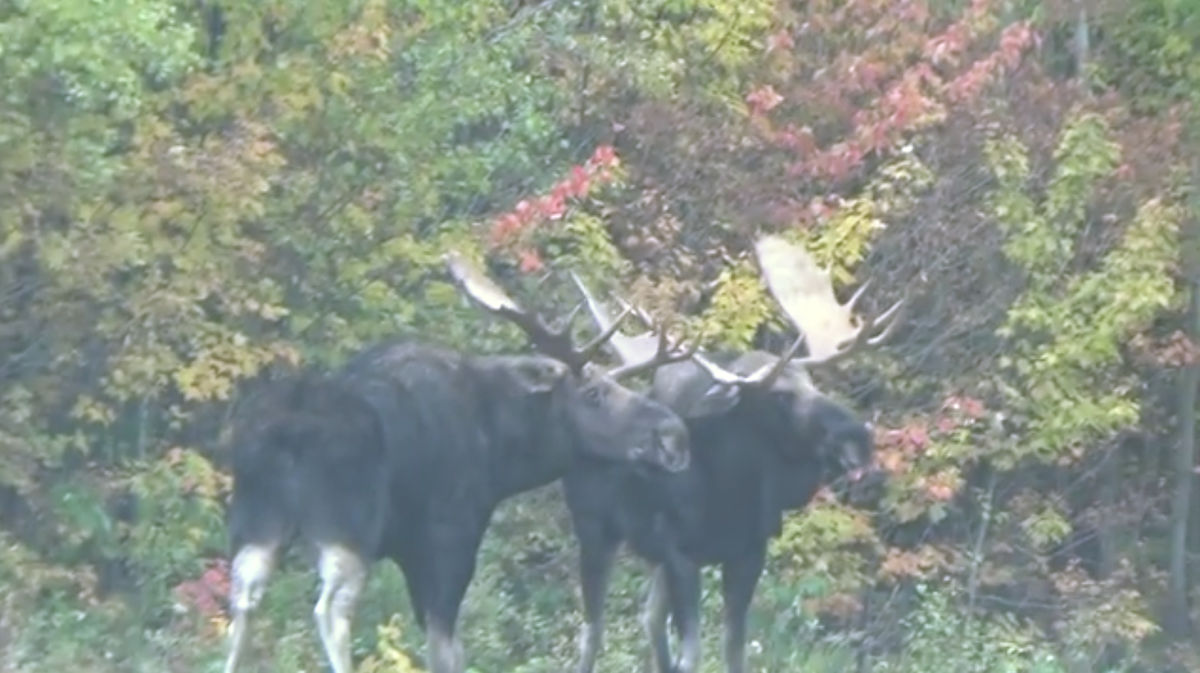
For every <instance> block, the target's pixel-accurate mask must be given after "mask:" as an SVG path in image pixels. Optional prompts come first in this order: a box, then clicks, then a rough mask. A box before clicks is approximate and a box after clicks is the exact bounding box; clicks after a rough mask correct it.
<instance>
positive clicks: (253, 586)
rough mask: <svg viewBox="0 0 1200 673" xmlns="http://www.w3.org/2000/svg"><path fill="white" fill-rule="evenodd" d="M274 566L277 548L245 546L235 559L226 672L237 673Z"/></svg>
mask: <svg viewBox="0 0 1200 673" xmlns="http://www.w3.org/2000/svg"><path fill="white" fill-rule="evenodd" d="M274 565H275V547H274V546H267V545H246V546H244V547H242V548H241V549H239V550H238V552H237V554H236V555H234V557H233V564H232V568H231V573H230V574H231V575H232V578H231V580H232V581H231V586H230V589H229V609H230V612H231V613H233V618H232V620H231V621H230V624H229V654H228V655H227V657H226V659H225V673H234V672H235V671H236V670H237V668H238V663H239V662H240V661H241V658H242V654H243V652H244V651H245V649H246V630H247V626H248V622H249V619H250V612H251V611H253V610H254V609H255V608H256V607H258V604H259V603H260V602H261V601H262V597H263V592H264V591H265V590H266V586H267V580H268V579H270V577H271V571H272V569H273V568H274Z"/></svg>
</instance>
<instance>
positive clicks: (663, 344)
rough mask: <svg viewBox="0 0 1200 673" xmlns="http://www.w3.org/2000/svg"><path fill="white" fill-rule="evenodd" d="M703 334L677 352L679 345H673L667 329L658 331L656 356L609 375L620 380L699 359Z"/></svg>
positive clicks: (614, 370) (622, 366) (618, 369)
mask: <svg viewBox="0 0 1200 673" xmlns="http://www.w3.org/2000/svg"><path fill="white" fill-rule="evenodd" d="M702 336H703V334H701V335H699V336H697V337H696V339H694V340H693V341H692V344H691V345H690V346H688V347H687V348H685V349H683V350H676V346H678V344H672V343H671V340H670V338H669V337H668V336H667V330H666V329H665V328H663V329H660V330H659V331H658V348H657V349H656V350H655V352H654V355H653V356H652V357H650V358H648V359H645V360H643V361H641V362H631V363H627V364H624V365H621V366H620V367H617V368H616V369H613V370H611V371H610V372H609V373H608V375H609V376H611V377H612V378H614V379H619V378H621V377H623V376H633V375H634V374H639V373H641V372H644V371H649V370H652V369H656V368H658V367H661V366H663V365H668V364H671V363H672V362H681V361H683V360H687V359H689V358H693V357H697V351H698V350H699V349H700V342H701V341H702Z"/></svg>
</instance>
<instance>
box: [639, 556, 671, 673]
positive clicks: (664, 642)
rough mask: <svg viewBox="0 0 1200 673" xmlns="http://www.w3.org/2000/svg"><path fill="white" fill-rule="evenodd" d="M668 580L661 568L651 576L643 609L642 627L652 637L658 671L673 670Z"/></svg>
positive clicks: (651, 641)
mask: <svg viewBox="0 0 1200 673" xmlns="http://www.w3.org/2000/svg"><path fill="white" fill-rule="evenodd" d="M667 609H668V604H667V581H666V577H665V575H664V572H663V570H662V569H661V568H658V569H655V571H654V574H653V575H651V577H650V591H649V592H648V594H647V595H646V606H645V608H643V610H642V627H643V628H644V629H645V630H646V636H647V637H648V638H649V639H650V649H651V652H652V654H653V656H654V669H655V670H656V671H658V673H669V672H670V670H671V645H670V643H669V641H668V639H667Z"/></svg>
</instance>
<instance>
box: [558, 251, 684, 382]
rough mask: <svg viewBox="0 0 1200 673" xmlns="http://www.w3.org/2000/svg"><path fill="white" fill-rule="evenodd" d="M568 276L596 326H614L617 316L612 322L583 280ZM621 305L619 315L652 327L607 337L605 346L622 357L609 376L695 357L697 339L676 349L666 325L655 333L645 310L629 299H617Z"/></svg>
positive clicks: (577, 276) (615, 333)
mask: <svg viewBox="0 0 1200 673" xmlns="http://www.w3.org/2000/svg"><path fill="white" fill-rule="evenodd" d="M571 279H572V280H573V281H575V286H576V287H578V288H579V292H580V293H581V294H583V300H584V303H585V304H587V307H588V311H589V312H590V313H591V314H592V319H593V320H595V322H596V325H597V326H598V327H599V328H600V329H601V330H604V331H605V332H607V331H609V330H611V329H614V328H615V326H616V325H617V324H618V322H619V319H618V320H617V321H614V320H613V319H612V317H611V316H609V314H608V310H607V309H605V308H604V305H603V304H601V303H600V302H599V301H598V300H597V299H596V297H595V295H593V294H592V292H591V290H589V289H588V287H587V285H585V284H584V282H583V280H582V279H580V278H579V275H578V274H576V273H575V272H574V271H572V272H571ZM618 301H620V302H621V303H622V304H623V305H624V306H625V308H624V311H623V312H622V313H621V315H622V316H624V315H628V314H629V313H630V312H633V313H635V314H636V315H637V316H638V319H639V320H641V321H642V322H643V323H645V324H646V326H647V327H651V328H652V329H651V331H647V332H643V333H642V334H639V335H637V336H628V335H625V334H621V333H620V332H614V333H613V335H612V338H610V339H609V341H608V345H609V346H612V348H613V350H614V351H616V353H617V357H619V358H620V359H621V362H622V364H621V366H619V367H616V368H615V369H612V370H611V371H609V376H612V377H613V378H621V377H622V376H632V375H634V374H637V373H639V372H644V371H647V370H651V369H655V368H657V367H661V366H662V365H665V364H670V363H672V362H680V361H682V360H686V359H688V358H690V357H693V356H695V354H696V350H697V349H698V348H699V346H700V339H699V338H697V339H695V340H693V341H692V345H691V346H690V347H688V348H683V349H681V348H679V343H678V342H672V341H671V340H670V339H669V338H668V336H667V330H666V328H665V327H662V326H660V327H658V329H657V332H658V333H657V336H656V335H655V331H654V329H653V328H654V320H653V319H652V318H651V317H650V315H649V314H648V313H646V312H645V311H644V310H642V309H641V308H639V307H636V306H634V305H632V304H630V303H629V302H626V301H624V300H622V299H618Z"/></svg>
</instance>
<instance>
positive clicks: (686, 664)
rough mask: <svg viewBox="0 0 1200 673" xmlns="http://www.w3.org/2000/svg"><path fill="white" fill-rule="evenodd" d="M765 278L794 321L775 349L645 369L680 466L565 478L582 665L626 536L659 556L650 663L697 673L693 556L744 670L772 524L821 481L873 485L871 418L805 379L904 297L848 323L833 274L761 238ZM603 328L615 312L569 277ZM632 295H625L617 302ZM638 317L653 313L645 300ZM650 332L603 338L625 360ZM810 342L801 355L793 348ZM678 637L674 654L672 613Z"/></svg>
mask: <svg viewBox="0 0 1200 673" xmlns="http://www.w3.org/2000/svg"><path fill="white" fill-rule="evenodd" d="M756 250H757V254H758V259H759V264H760V267H761V268H762V272H763V275H764V277H765V279H766V281H767V285H768V288H769V290H770V291H771V293H772V294H773V295H774V296H775V298H776V300H777V301H778V302H779V303H780V305H781V306H782V308H783V310H784V314H785V315H786V316H787V317H788V318H789V319H790V320H791V322H792V323H793V324H794V325H795V327H796V328H797V329H798V330H799V332H800V336H799V338H798V339H796V340H795V341H794V342H793V343H792V344H791V346H790V347H789V348H787V349H786V350H785V351H784V352H783V353H782V354H781V355H773V354H771V353H768V352H764V351H759V350H755V351H750V352H747V353H744V354H742V355H740V356H718V355H713V354H704V353H697V354H696V355H695V356H694V357H693V358H691V359H689V360H688V361H680V362H677V363H672V364H668V365H667V366H664V367H662V368H660V369H657V370H656V371H655V372H654V376H653V389H652V397H653V398H654V399H655V400H658V401H660V402H662V403H664V404H667V405H668V406H670V407H671V408H672V409H673V410H674V411H675V412H676V413H678V414H679V415H680V416H681V417H682V418H683V419H684V421H685V422H686V424H687V427H688V432H689V435H690V436H691V439H692V460H691V463H690V465H689V466H688V467H687V468H686V469H684V470H680V471H674V472H666V471H663V470H644V469H636V468H634V469H630V467H629V466H625V465H615V464H609V465H603V466H601V465H595V464H590V463H588V464H580V465H578V466H577V467H576V468H574V469H572V470H571V471H570V472H569V473H568V475H567V476H566V477H565V479H564V481H563V485H564V492H565V495H566V499H567V504H568V507H569V509H570V513H571V518H572V522H573V526H574V530H575V534H576V537H577V539H578V541H579V545H580V579H581V589H582V599H583V607H584V624H583V627H582V633H581V634H580V639H579V642H580V645H579V660H578V664H577V671H578V673H591V671H592V669H593V667H594V665H595V660H596V656H597V654H598V652H599V650H600V648H601V643H602V632H603V628H604V596H605V593H606V587H607V583H608V577H609V572H610V568H611V566H612V563H613V558H614V554H615V552H616V550H617V548H618V547H619V545H620V544H621V543H622V542H624V543H627V544H628V545H629V546H630V548H631V549H632V551H633V552H634V553H635V554H636V555H638V556H640V557H642V558H643V559H645V560H647V561H649V562H650V563H651V565H652V566H653V568H654V571H653V575H652V578H651V580H650V589H649V592H648V597H647V599H646V604H645V609H644V613H643V625H644V627H645V629H646V632H647V635H648V637H649V639H650V643H651V650H652V652H653V656H654V660H655V665H656V668H657V670H658V671H660V672H661V673H666V672H667V671H671V672H673V673H693V672H694V671H695V670H696V669H697V667H698V665H699V658H700V638H699V626H700V624H699V619H700V614H699V602H700V572H699V571H700V567H701V566H705V565H719V566H720V568H721V579H722V594H723V602H724V613H725V619H724V621H725V633H724V650H725V652H724V657H725V667H726V670H727V671H729V673H742V671H744V669H745V663H744V660H745V655H744V650H745V639H746V613H747V610H748V608H749V605H750V602H751V599H752V598H753V595H754V590H755V587H756V586H757V583H758V578H759V575H760V574H761V572H762V569H763V565H764V560H765V555H766V547H767V542H768V540H769V539H770V538H771V537H773V536H776V535H778V534H779V533H780V531H781V526H782V516H783V512H785V511H787V510H793V509H800V508H803V507H804V506H805V505H806V504H807V503H808V502H809V501H810V500H811V499H812V498H813V496H814V495H815V494H816V492H817V490H818V488H819V487H820V485H821V484H822V483H827V484H833V485H835V486H838V487H839V490H843V489H841V486H843V485H845V484H847V483H848V482H850V481H852V480H854V479H855V478H857V477H860V476H864V474H863V473H864V470H866V472H865V476H867V478H866V479H861V480H859V481H858V482H857V484H856V486H855V489H856V490H858V491H859V492H860V493H861V492H864V491H869V490H871V489H870V488H869V487H870V486H874V487H875V488H876V489H877V487H878V486H879V485H880V474H881V473H880V472H878V471H876V470H867V469H866V468H868V466H869V465H870V463H871V455H872V452H873V444H872V436H871V431H870V427H869V426H868V425H867V424H865V423H863V422H861V421H859V420H858V419H856V418H855V415H854V414H853V413H852V412H851V411H850V410H849V409H847V408H846V407H845V406H843V405H842V404H839V403H838V402H836V401H834V400H833V399H831V398H830V397H829V396H827V395H826V394H824V393H822V392H821V391H820V390H818V389H817V387H816V386H815V385H814V384H813V382H812V379H811V378H810V377H809V376H808V373H807V372H806V368H811V367H818V366H827V365H829V364H831V363H833V362H836V361H838V360H841V359H843V358H845V357H848V356H849V355H851V354H853V353H854V352H856V351H858V350H860V349H861V348H863V347H864V346H875V345H878V344H880V343H882V342H883V341H884V340H885V339H887V338H888V337H889V335H890V334H891V332H892V330H893V329H894V328H895V326H896V325H897V324H898V321H897V320H896V316H897V314H898V311H899V309H900V307H901V306H902V305H903V300H901V301H898V302H896V304H894V305H893V306H892V307H891V308H889V309H887V310H886V311H884V312H883V313H881V314H880V315H879V316H878V317H877V318H876V319H874V320H866V321H864V322H863V323H862V324H858V325H856V324H855V323H856V318H855V316H854V315H853V309H854V305H855V303H856V302H857V301H858V300H859V298H860V297H861V296H862V294H863V292H864V291H865V290H866V288H867V285H868V284H869V282H870V281H867V283H864V284H863V285H862V286H861V287H860V289H859V290H858V291H857V292H856V293H855V294H854V296H853V297H852V298H851V299H850V300H849V301H848V302H847V303H846V304H839V303H838V301H837V299H836V298H835V296H834V293H833V289H832V285H831V283H830V278H829V274H828V272H826V271H823V270H822V269H820V267H818V266H817V264H816V263H815V262H814V261H813V260H812V259H811V258H810V257H809V256H808V254H807V253H806V252H805V251H804V249H803V248H802V247H800V246H798V245H795V244H792V243H788V242H786V241H784V240H783V239H781V238H778V237H766V238H763V239H761V240H760V241H759V242H758V243H757V245H756ZM575 281H576V283H577V284H578V286H579V288H580V290H581V291H582V292H583V293H584V295H585V297H586V302H587V305H588V307H589V310H590V312H591V314H592V316H593V318H594V319H595V321H596V322H597V324H598V325H599V326H600V327H601V329H611V328H612V327H613V326H614V325H615V324H616V323H615V322H614V321H613V320H612V318H611V317H610V316H609V315H608V313H607V311H606V309H605V307H604V306H603V305H602V304H601V303H600V302H599V301H598V300H597V299H596V298H595V296H594V295H593V294H592V293H591V292H590V291H589V290H588V288H587V287H586V286H585V285H584V284H583V283H582V282H581V281H580V280H579V278H578V277H577V276H576V277H575ZM629 309H630V306H629V305H628V304H626V311H628V310H629ZM639 313H640V314H641V316H642V317H643V320H644V321H646V322H648V323H649V322H650V320H649V317H648V316H646V315H645V314H644V312H640V311H639ZM652 341H654V338H653V337H652V336H651V335H648V334H647V335H642V336H640V337H631V336H626V335H623V334H621V333H619V332H615V333H614V334H613V336H612V338H611V339H610V341H609V345H610V346H611V347H612V348H613V349H614V350H616V351H617V353H618V354H619V356H620V357H621V358H622V359H623V360H625V361H629V362H632V361H636V360H637V359H638V358H640V357H642V355H641V354H642V353H644V352H646V351H647V350H648V349H649V348H650V345H649V344H650V342H652ZM802 344H807V350H808V354H807V355H806V356H805V357H794V356H795V354H796V353H797V351H798V350H799V348H800V346H801V345H802ZM668 614H669V615H671V616H672V618H673V623H674V625H675V627H676V629H677V631H678V633H679V636H680V640H681V652H680V655H679V657H678V659H677V660H676V661H674V662H672V660H671V653H670V648H669V643H668V633H667V627H666V624H667V616H668Z"/></svg>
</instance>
